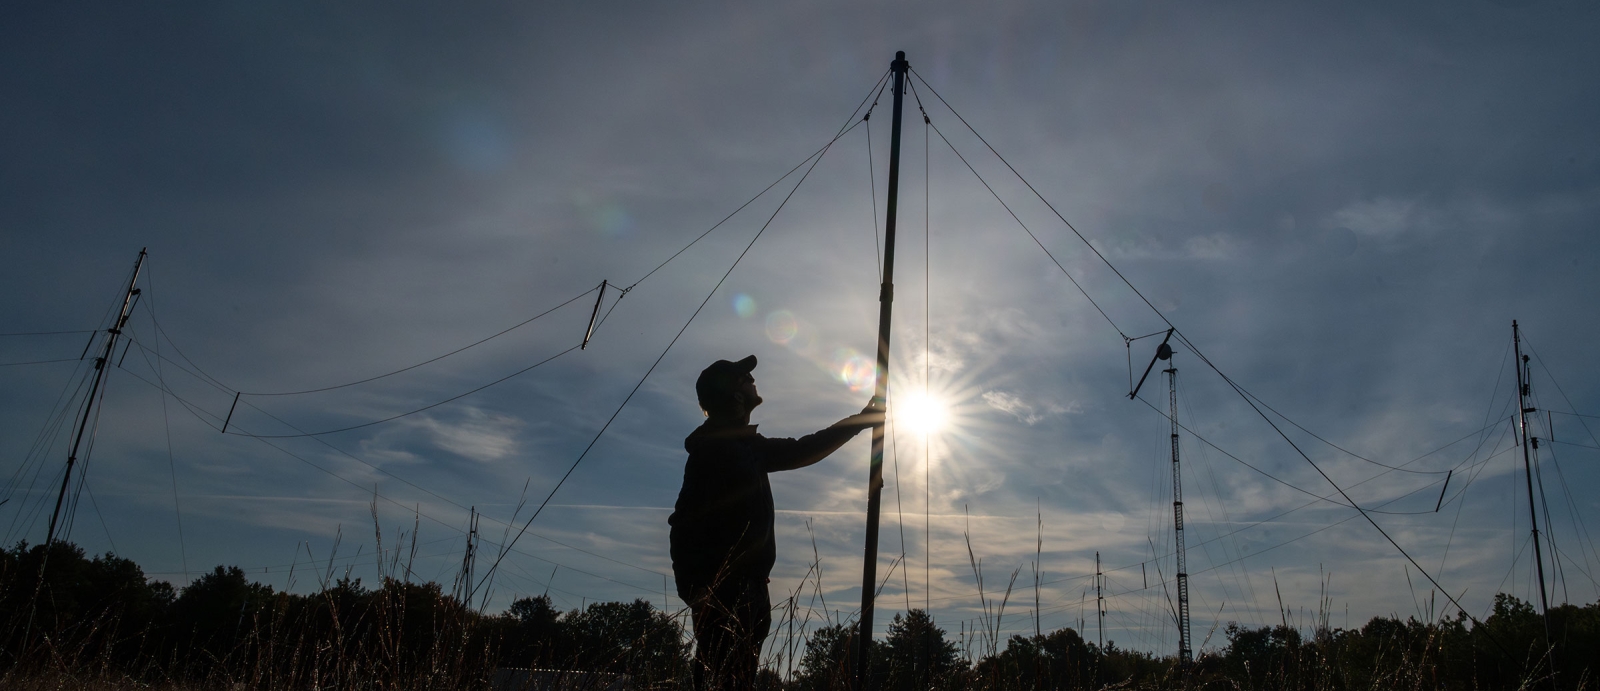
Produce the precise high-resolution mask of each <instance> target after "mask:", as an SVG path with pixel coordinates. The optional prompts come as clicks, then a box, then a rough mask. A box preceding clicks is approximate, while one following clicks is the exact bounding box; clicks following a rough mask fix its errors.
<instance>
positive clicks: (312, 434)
mask: <svg viewBox="0 0 1600 691" xmlns="http://www.w3.org/2000/svg"><path fill="white" fill-rule="evenodd" d="M574 350H578V346H572V347H570V348H567V349H566V350H563V351H561V352H559V353H556V354H555V355H551V356H550V357H547V358H545V359H543V360H540V361H538V362H535V363H533V364H531V365H528V366H527V367H524V368H522V369H519V370H517V371H515V372H512V373H511V374H508V375H506V376H504V377H501V378H499V379H496V380H494V381H492V382H489V383H487V384H484V385H483V386H480V387H477V388H475V389H472V390H470V391H465V392H462V393H459V394H456V395H454V396H451V397H449V398H446V399H444V400H442V401H439V402H437V403H430V404H428V405H425V406H423V407H421V408H417V409H416V410H409V411H406V412H404V413H400V414H398V415H390V416H389V417H386V418H383V419H381V420H372V421H370V422H363V423H361V424H359V425H350V426H348V427H340V428H338V429H330V430H323V431H321V432H302V433H299V434H264V435H258V434H244V433H241V432H226V433H225V434H231V435H233V436H237V437H263V438H266V439H291V438H294V437H317V436H322V435H324V434H336V433H339V432H348V431H350V430H353V429H361V428H363V427H371V426H373V425H380V424H383V423H385V422H391V421H393V420H398V419H400V418H403V417H407V416H410V415H416V414H417V413H420V412H423V411H427V410H432V409H434V408H437V407H439V406H442V405H444V404H446V403H450V402H452V401H456V400H460V399H462V398H465V397H467V396H471V395H472V394H475V393H478V392H479V391H482V390H484V389H487V388H489V387H491V386H494V385H496V384H499V383H502V382H504V381H506V380H509V379H511V378H513V377H516V376H518V375H520V374H522V373H524V372H527V371H529V370H531V369H534V368H535V367H539V366H541V365H544V364H546V363H548V362H550V361H552V360H555V359H556V358H559V357H561V356H563V355H566V354H567V353H570V352H572V351H574ZM247 404H248V402H247ZM249 405H250V407H252V408H256V406H255V405H254V404H249ZM256 410H261V409H260V408H256ZM262 412H266V411H262Z"/></svg>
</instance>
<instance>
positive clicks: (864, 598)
mask: <svg viewBox="0 0 1600 691" xmlns="http://www.w3.org/2000/svg"><path fill="white" fill-rule="evenodd" d="M889 69H890V71H892V72H893V73H894V123H893V125H892V129H891V134H890V135H889V196H888V201H887V203H885V205H884V206H885V208H886V209H888V216H887V218H886V219H885V220H884V241H883V285H882V286H881V287H880V288H879V291H878V367H877V370H876V372H877V376H876V378H875V380H876V384H875V388H874V390H873V395H872V400H873V402H875V403H878V404H879V405H883V404H884V403H885V402H886V401H887V399H888V393H889V324H890V320H889V315H890V312H891V311H892V309H893V307H894V220H895V211H896V209H897V207H898V200H899V196H900V107H901V99H902V97H903V96H904V95H905V87H906V72H907V71H908V70H909V69H910V64H909V63H907V62H906V53H905V51H903V50H902V51H899V52H897V53H895V54H894V62H892V63H889ZM886 422H887V419H885V422H882V423H879V424H877V425H875V426H873V428H872V465H871V469H870V470H869V471H868V477H867V544H866V555H865V559H864V560H863V561H862V565H861V620H860V621H859V622H857V624H858V626H859V627H860V629H859V631H858V632H857V634H856V655H855V688H856V689H857V690H858V691H860V690H862V689H865V688H866V687H867V675H868V660H867V652H868V651H869V650H871V646H872V604H873V603H872V601H873V598H874V596H875V595H876V593H875V592H874V591H875V590H876V585H877V582H878V509H879V505H880V503H881V502H880V497H881V495H882V491H883V433H884V425H885V423H886Z"/></svg>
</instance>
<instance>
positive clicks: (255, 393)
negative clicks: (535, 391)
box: [238, 286, 600, 396]
mask: <svg viewBox="0 0 1600 691" xmlns="http://www.w3.org/2000/svg"><path fill="white" fill-rule="evenodd" d="M599 289H600V286H595V287H593V288H590V289H588V290H585V291H583V292H582V293H578V294H577V295H574V296H572V297H571V298H569V299H568V300H567V301H566V302H563V303H561V304H559V305H556V306H555V307H551V308H550V309H547V310H545V311H543V312H540V313H538V314H535V315H533V316H531V317H528V318H527V319H524V320H522V321H520V322H517V323H516V324H514V325H512V326H509V327H506V328H505V329H503V330H501V331H499V332H498V333H496V334H494V335H492V336H488V337H486V338H482V339H479V340H476V341H473V342H472V343H468V344H467V345H464V346H461V347H460V348H456V349H455V350H452V351H450V352H448V353H445V354H443V355H440V356H437V357H433V358H429V359H427V360H423V361H422V362H419V363H417V364H415V365H411V366H409V367H401V368H400V369H397V370H394V371H393V372H385V373H383V374H379V375H376V376H371V377H367V378H366V379H357V380H355V381H352V382H345V383H343V384H335V385H333V386H324V387H321V388H316V389H305V390H303V391H277V392H270V393H269V392H260V391H240V392H238V393H239V395H241V396H296V395H299V394H307V393H320V392H323V391H332V390H334V389H343V388H346V387H350V386H355V385H357V384H365V383H367V382H370V381H377V380H379V379H383V378H384V377H392V376H394V375H396V374H400V373H402V372H409V371H411V370H414V369H416V368H418V367H421V366H423V365H426V364H430V363H434V362H438V361H440V360H443V359H445V358H447V357H450V356H451V355H455V354H456V353H460V352H462V351H465V350H469V349H471V348H475V347H477V346H480V345H483V344H484V343H488V342H489V341H492V340H494V339H496V338H499V337H501V336H504V335H506V334H508V333H511V332H512V331H516V330H517V329H520V328H522V327H524V326H527V325H528V324H531V323H533V322H534V320H537V319H539V318H540V317H543V316H545V315H548V314H550V313H551V312H554V311H556V310H558V309H561V308H563V307H566V306H567V305H570V304H572V303H574V302H577V301H578V300H579V299H580V298H582V297H584V296H586V295H588V294H590V293H593V292H595V291H597V290H599Z"/></svg>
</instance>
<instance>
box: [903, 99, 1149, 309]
mask: <svg viewBox="0 0 1600 691" xmlns="http://www.w3.org/2000/svg"><path fill="white" fill-rule="evenodd" d="M912 92H913V93H915V92H916V89H914V88H913V89H912ZM917 107H918V108H921V107H922V105H921V103H920V102H919V103H918V104H917ZM923 117H924V118H926V117H927V113H926V111H924V113H923ZM928 126H929V127H932V128H933V131H934V132H937V133H938V134H939V138H940V139H943V140H944V143H945V145H946V146H949V147H950V151H951V152H953V153H954V154H955V155H956V157H957V158H960V159H961V162H962V163H963V164H965V165H966V166H967V170H970V171H972V174H973V175H974V176H975V177H977V178H978V182H981V183H983V188H984V189H986V190H989V194H990V195H993V196H994V200H995V201H997V202H1000V206H1002V207H1005V210H1006V213H1008V214H1011V219H1012V220H1014V221H1016V222H1017V225H1018V226H1020V227H1021V228H1022V230H1023V232H1025V233H1027V234H1028V237H1030V238H1032V239H1033V243H1034V244H1036V245H1038V246H1039V249H1041V250H1044V254H1045V256H1046V257H1049V258H1050V261H1051V262H1052V263H1054V264H1055V265H1056V268H1057V269H1060V270H1061V275H1063V276H1066V277H1067V280H1068V281H1071V282H1072V287H1074V288H1077V289H1078V292H1079V293H1081V294H1082V295H1083V297H1084V299H1085V300H1088V301H1089V304H1091V305H1093V306H1094V309H1095V311H1096V312H1099V313H1100V316H1102V317H1105V319H1106V323H1107V324H1110V325H1111V328H1112V329H1114V330H1116V332H1117V335H1119V336H1122V339H1123V340H1124V341H1126V340H1128V336H1127V334H1124V333H1123V332H1122V328H1121V327H1119V326H1117V323H1116V322H1115V321H1112V319H1111V315H1109V314H1106V311H1105V310H1104V309H1102V308H1101V307H1100V303H1098V302H1095V301H1094V298H1092V297H1089V291H1087V290H1084V289H1083V286H1082V285H1081V284H1079V283H1078V279H1076V278H1073V277H1072V273H1071V272H1069V271H1067V267H1065V266H1063V265H1062V264H1061V260H1059V259H1056V255H1054V254H1052V253H1051V252H1050V250H1049V249H1048V248H1046V247H1045V246H1044V243H1043V242H1041V241H1040V240H1039V236H1037V235H1034V234H1033V230H1032V229H1030V228H1028V224H1026V223H1023V222H1022V218H1021V217H1019V216H1017V212H1015V211H1012V210H1011V205H1010V204H1007V203H1006V201H1005V200H1004V199H1001V198H1000V193H998V192H996V191H995V190H994V188H993V187H991V186H990V185H989V181H988V180H985V179H984V178H983V175H982V174H980V173H979V172H978V169H977V168H974V167H972V164H971V163H970V162H968V161H967V157H966V156H963V155H962V154H961V152H960V151H959V150H957V149H956V145H955V144H952V143H951V142H950V138H949V137H946V136H944V132H943V131H942V130H940V129H939V126H938V125H934V124H933V123H932V121H931V119H929V122H928Z"/></svg>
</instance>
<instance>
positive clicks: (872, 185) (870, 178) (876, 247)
mask: <svg viewBox="0 0 1600 691" xmlns="http://www.w3.org/2000/svg"><path fill="white" fill-rule="evenodd" d="M873 105H877V104H876V103H874V104H873ZM863 123H864V124H866V126H867V127H866V130H867V183H868V189H869V191H870V192H871V194H872V196H871V197H869V199H871V200H872V251H873V256H874V257H877V259H876V260H874V262H873V264H872V268H874V269H877V271H878V282H879V283H882V282H883V245H882V244H881V242H880V241H879V239H878V169H877V167H876V166H874V165H873V163H872V123H871V122H870V121H863Z"/></svg>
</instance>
